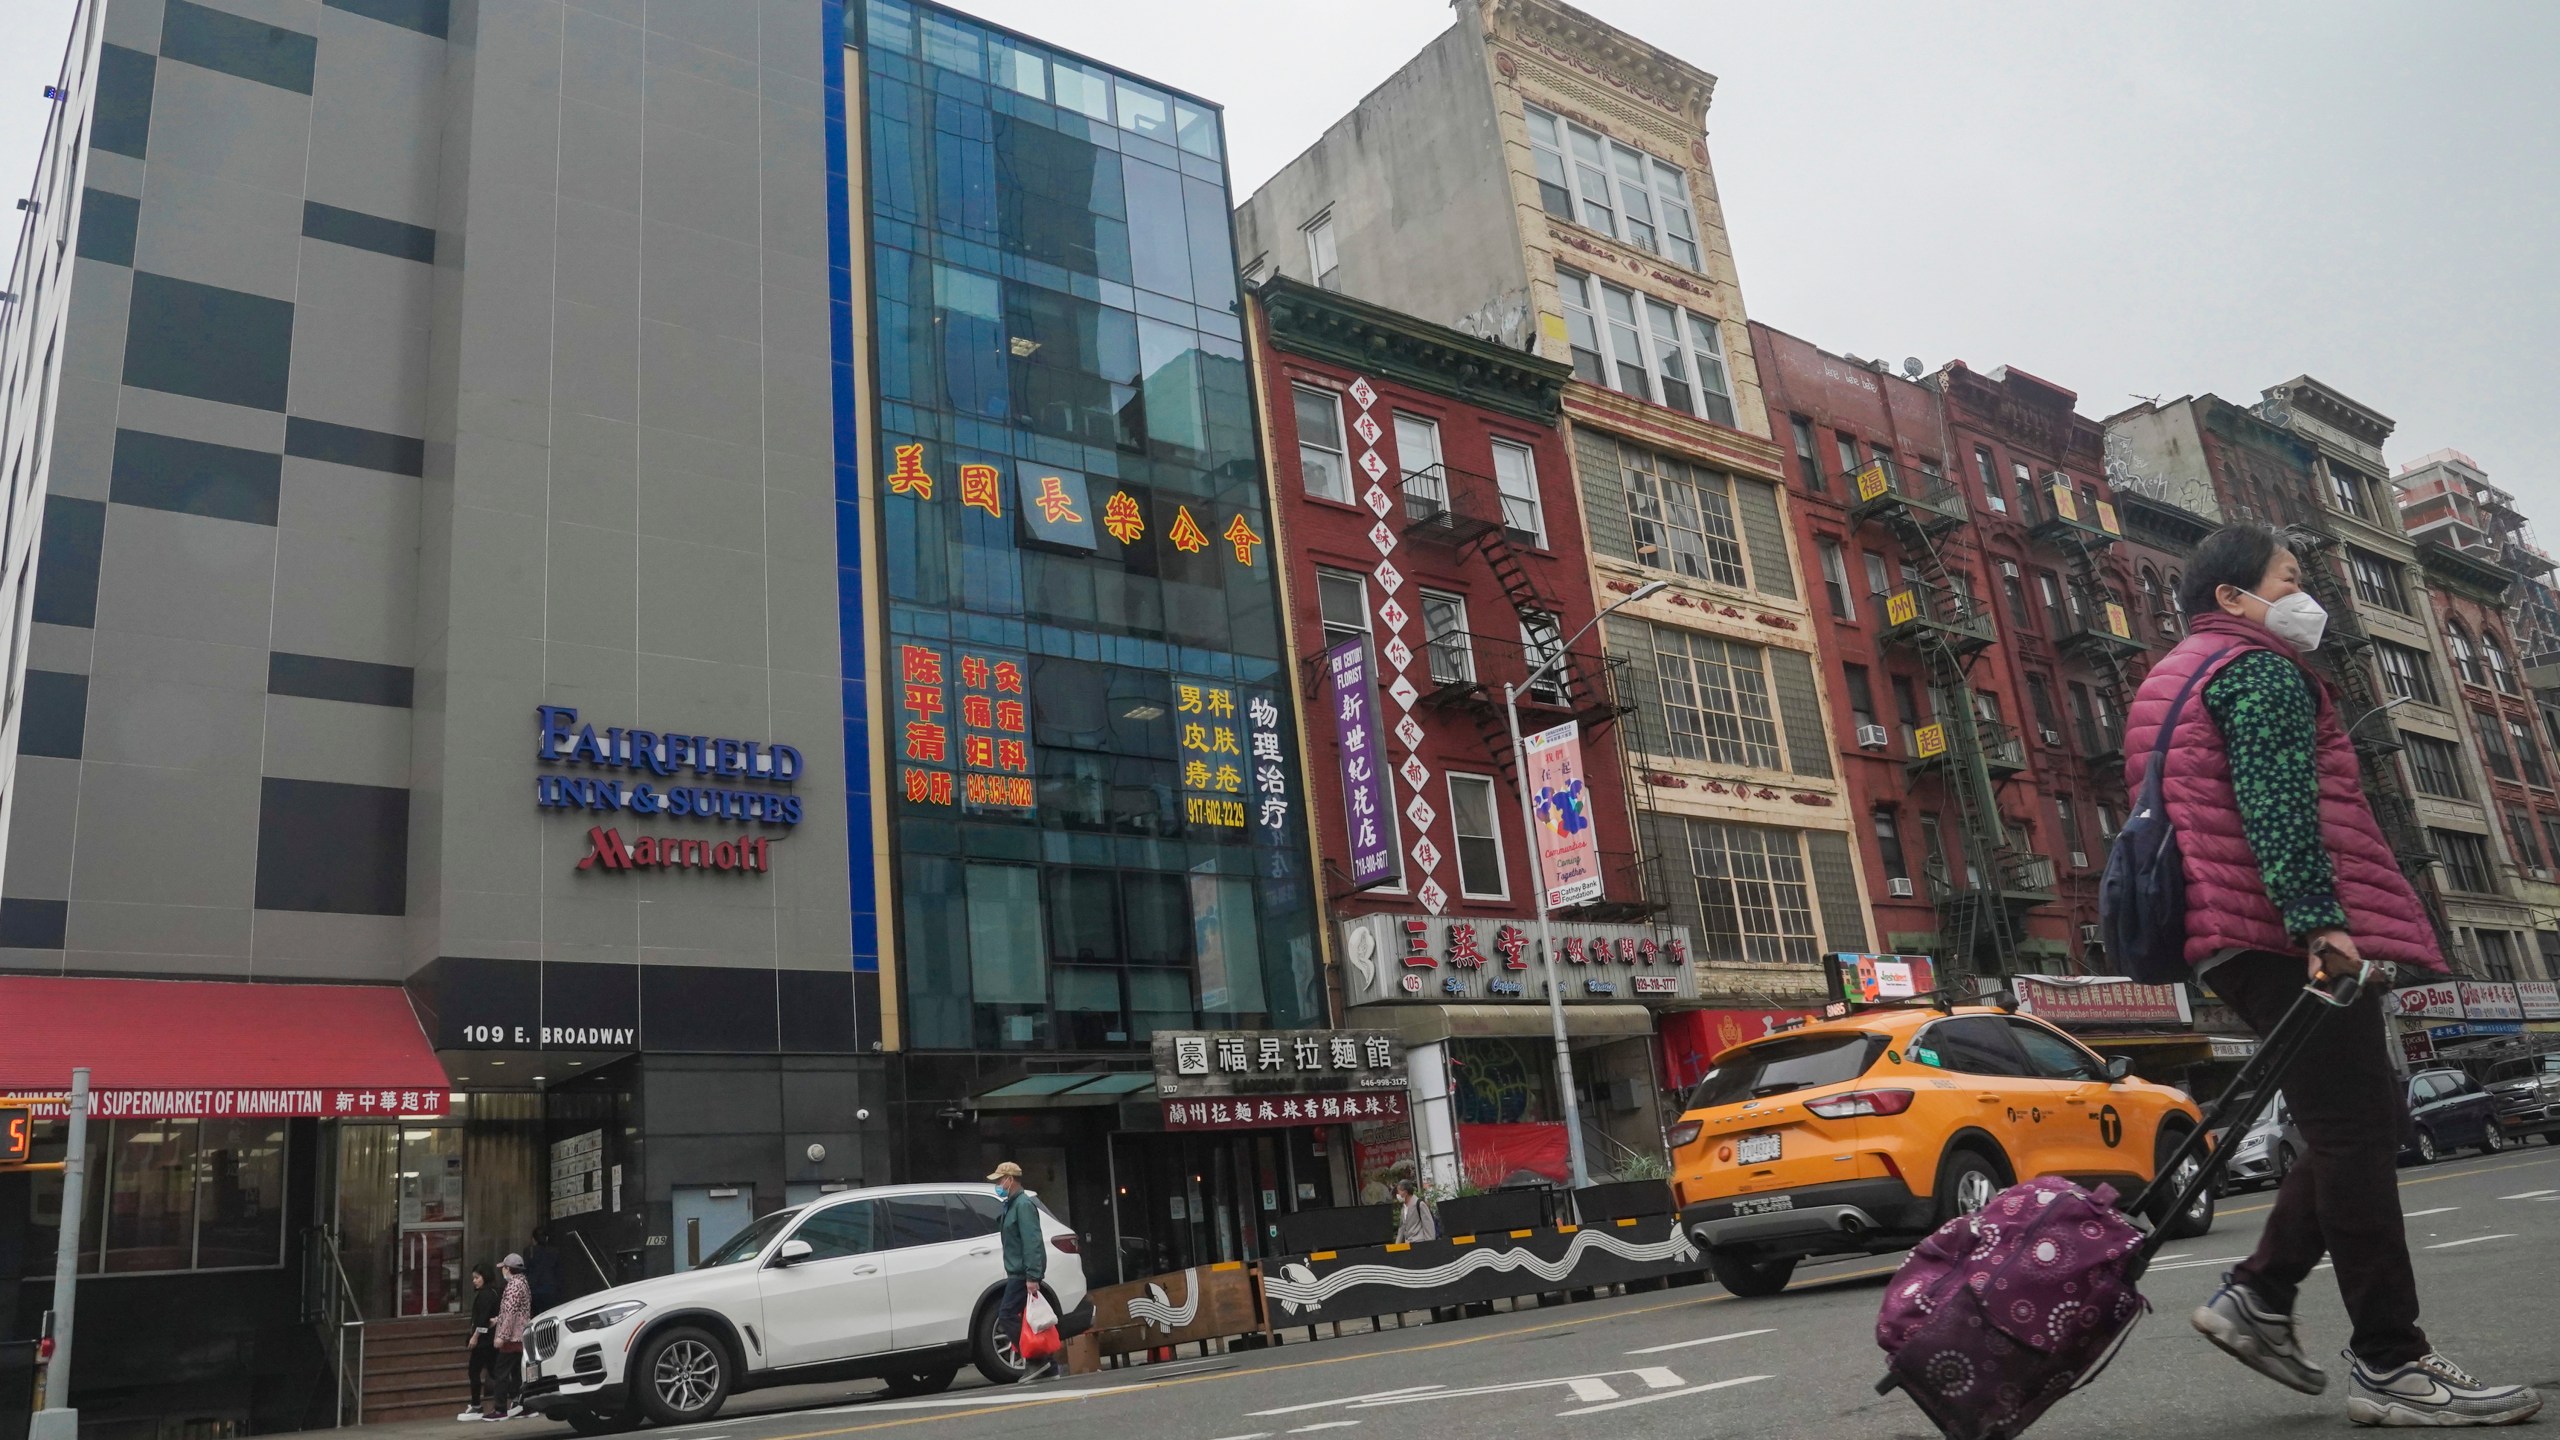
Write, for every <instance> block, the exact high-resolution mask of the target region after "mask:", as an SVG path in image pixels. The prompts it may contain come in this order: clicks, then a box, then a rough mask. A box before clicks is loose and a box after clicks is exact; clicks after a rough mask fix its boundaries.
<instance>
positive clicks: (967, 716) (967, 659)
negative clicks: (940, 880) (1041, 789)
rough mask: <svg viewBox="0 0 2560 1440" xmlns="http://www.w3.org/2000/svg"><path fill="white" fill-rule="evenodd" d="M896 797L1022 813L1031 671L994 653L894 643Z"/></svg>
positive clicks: (1028, 777) (1028, 788)
mask: <svg viewBox="0 0 2560 1440" xmlns="http://www.w3.org/2000/svg"><path fill="white" fill-rule="evenodd" d="M892 663H893V664H894V666H895V668H896V676H897V681H898V710H897V717H898V732H897V740H896V747H897V760H898V765H899V793H900V794H902V795H904V796H905V798H906V800H907V803H908V804H910V805H924V806H931V807H935V808H947V807H951V806H955V805H965V806H966V807H967V808H968V809H969V810H970V811H972V812H979V811H990V810H1006V811H1014V810H1028V809H1030V808H1031V807H1032V805H1033V803H1034V800H1035V787H1034V785H1033V767H1032V763H1031V717H1030V688H1031V687H1030V667H1029V662H1028V661H1027V660H1026V659H1025V658H1024V657H1023V656H1021V655H1018V654H1013V653H1009V652H1001V651H988V650H978V649H963V648H957V647H947V646H942V645H925V644H918V643H916V642H914V641H911V640H902V641H900V642H898V644H897V647H896V649H895V650H894V651H893V652H892Z"/></svg>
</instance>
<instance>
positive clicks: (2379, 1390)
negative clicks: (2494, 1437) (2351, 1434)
mask: <svg viewBox="0 0 2560 1440" xmlns="http://www.w3.org/2000/svg"><path fill="white" fill-rule="evenodd" d="M2347 1358H2348V1359H2350V1360H2354V1361H2355V1366H2354V1370H2353V1372H2352V1375H2351V1377H2350V1383H2349V1386H2348V1393H2347V1418H2348V1419H2350V1420H2352V1421H2354V1422H2355V1423H2357V1424H2358V1425H2515V1424H2520V1423H2522V1422H2523V1421H2526V1420H2530V1419H2532V1418H2533V1414H2534V1412H2535V1411H2537V1410H2540V1409H2541V1408H2542V1396H2541V1395H2540V1394H2539V1393H2537V1392H2536V1391H2535V1390H2534V1389H2533V1387H2532V1386H2530V1385H2483V1384H2481V1383H2480V1382H2479V1381H2477V1380H2474V1379H2472V1378H2471V1376H2470V1375H2469V1374H2468V1373H2467V1372H2465V1371H2464V1370H2463V1368H2462V1367H2461V1366H2459V1365H2456V1364H2454V1363H2453V1362H2452V1361H2450V1360H2447V1359H2446V1358H2444V1357H2443V1356H2441V1355H2438V1354H2436V1353H2434V1352H2433V1351H2430V1352H2428V1353H2427V1354H2425V1355H2423V1356H2420V1357H2419V1358H2417V1359H2415V1360H2412V1361H2410V1362H2409V1363H2408V1364H2406V1365H2399V1366H2394V1367H2392V1368H2391V1369H2388V1370H2380V1369H2376V1368H2374V1367H2373V1366H2370V1365H2367V1364H2365V1363H2364V1362H2363V1361H2361V1360H2355V1357H2354V1356H2353V1355H2352V1354H2351V1355H2349V1356H2348V1357H2347Z"/></svg>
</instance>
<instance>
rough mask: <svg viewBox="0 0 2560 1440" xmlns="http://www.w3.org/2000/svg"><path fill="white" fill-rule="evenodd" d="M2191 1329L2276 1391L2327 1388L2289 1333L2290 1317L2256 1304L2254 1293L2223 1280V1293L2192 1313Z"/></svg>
mask: <svg viewBox="0 0 2560 1440" xmlns="http://www.w3.org/2000/svg"><path fill="white" fill-rule="evenodd" d="M2194 1322H2195V1327H2196V1329H2197V1330H2198V1331H2200V1332H2202V1333H2203V1335H2204V1338H2206V1339H2207V1340H2210V1341H2212V1342H2213V1343H2214V1345H2215V1346H2216V1347H2218V1348H2219V1349H2221V1351H2222V1352H2223V1353H2224V1354H2226V1355H2229V1356H2230V1357H2231V1358H2232V1359H2234V1360H2237V1361H2239V1362H2240V1363H2241V1364H2243V1365H2246V1366H2248V1367H2249V1368H2250V1369H2252V1370H2255V1371H2257V1372H2258V1373H2259V1374H2261V1375H2264V1376H2266V1377H2267V1378H2268V1379H2270V1380H2273V1381H2274V1382H2276V1383H2277V1384H2279V1385H2282V1386H2285V1387H2287V1388H2288V1389H2293V1390H2299V1391H2301V1392H2302V1393H2303V1394H2305V1395H2317V1394H2319V1393H2320V1392H2321V1391H2323V1390H2326V1389H2328V1388H2329V1372H2328V1371H2326V1370H2323V1369H2321V1368H2320V1367H2319V1366H2317V1365H2314V1364H2312V1363H2311V1358H2310V1357H2309V1356H2307V1355H2305V1354H2303V1353H2302V1346H2301V1344H2300V1342H2299V1341H2298V1340H2296V1338H2295V1336H2294V1333H2293V1317H2292V1316H2290V1315H2286V1314H2283V1313H2282V1312H2280V1311H2277V1310H2275V1309H2274V1308H2272V1307H2271V1306H2269V1305H2268V1304H2267V1303H2266V1302H2265V1301H2263V1300H2260V1299H2259V1298H2258V1292H2256V1291H2255V1290H2252V1289H2250V1288H2249V1287H2248V1286H2247V1285H2245V1284H2243V1283H2242V1282H2240V1281H2238V1280H2234V1279H2232V1278H2231V1275H2230V1272H2228V1271H2225V1272H2224V1273H2223V1276H2222V1288H2221V1289H2219V1290H2216V1291H2214V1292H2213V1298H2212V1299H2210V1300H2208V1301H2206V1302H2205V1303H2204V1304H2202V1305H2199V1306H2197V1307H2196V1313H2195V1317H2194Z"/></svg>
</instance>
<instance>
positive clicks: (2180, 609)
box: [2160, 570, 2187, 635]
mask: <svg viewBox="0 0 2560 1440" xmlns="http://www.w3.org/2000/svg"><path fill="white" fill-rule="evenodd" d="M2160 595H2161V598H2162V599H2163V600H2165V601H2167V602H2168V603H2166V604H2164V605H2162V606H2161V607H2160V633H2161V634H2163V635H2175V634H2177V633H2178V632H2179V631H2181V630H2184V629H2185V628H2187V627H2186V614H2187V610H2186V607H2185V606H2184V605H2182V604H2180V603H2179V601H2178V572H2177V571H2175V570H2172V571H2170V572H2169V573H2168V574H2166V575H2164V576H2162V577H2160Z"/></svg>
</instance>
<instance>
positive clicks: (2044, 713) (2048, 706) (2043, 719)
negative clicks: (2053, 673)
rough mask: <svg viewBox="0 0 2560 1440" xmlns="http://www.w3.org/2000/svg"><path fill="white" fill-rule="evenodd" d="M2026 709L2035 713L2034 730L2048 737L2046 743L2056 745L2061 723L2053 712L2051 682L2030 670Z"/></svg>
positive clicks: (2060, 734) (2028, 673)
mask: <svg viewBox="0 0 2560 1440" xmlns="http://www.w3.org/2000/svg"><path fill="white" fill-rule="evenodd" d="M2027 708H2028V709H2030V710H2032V711H2034V712H2035V717H2036V729H2037V730H2039V731H2041V732H2042V733H2043V734H2044V735H2045V736H2046V737H2048V740H2047V743H2049V744H2050V743H2058V742H2059V741H2060V739H2061V737H2062V721H2061V720H2060V719H2058V718H2056V717H2055V715H2054V712H2053V682H2052V681H2050V680H2047V679H2046V678H2045V677H2044V676H2042V675H2041V674H2038V673H2036V672H2035V671H2032V670H2030V671H2028V672H2027Z"/></svg>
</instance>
